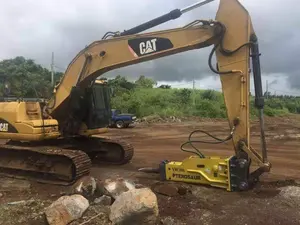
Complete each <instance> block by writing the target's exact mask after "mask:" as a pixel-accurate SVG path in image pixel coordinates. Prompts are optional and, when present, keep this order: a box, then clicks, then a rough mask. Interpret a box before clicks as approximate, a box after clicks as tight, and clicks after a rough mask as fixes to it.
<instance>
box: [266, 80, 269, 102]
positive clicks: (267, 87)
mask: <svg viewBox="0 0 300 225" xmlns="http://www.w3.org/2000/svg"><path fill="white" fill-rule="evenodd" d="M268 95H269V82H268V80H266V98H268Z"/></svg>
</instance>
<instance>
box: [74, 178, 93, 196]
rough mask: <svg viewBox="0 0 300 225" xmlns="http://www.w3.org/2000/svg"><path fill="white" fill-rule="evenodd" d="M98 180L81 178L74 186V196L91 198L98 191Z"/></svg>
mask: <svg viewBox="0 0 300 225" xmlns="http://www.w3.org/2000/svg"><path fill="white" fill-rule="evenodd" d="M96 187H97V185H96V180H95V178H93V177H91V176H84V177H82V178H80V179H79V180H78V181H77V182H76V183H75V184H74V185H73V191H72V194H80V195H83V196H84V197H85V198H91V197H92V196H94V193H95V191H96Z"/></svg>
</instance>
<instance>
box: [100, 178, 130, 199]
mask: <svg viewBox="0 0 300 225" xmlns="http://www.w3.org/2000/svg"><path fill="white" fill-rule="evenodd" d="M103 186H104V188H105V192H106V193H105V194H106V195H109V196H111V197H113V198H114V199H116V198H117V197H118V196H119V195H120V194H122V193H123V192H126V191H129V190H133V189H135V185H134V183H133V182H131V181H129V180H125V179H123V178H117V179H115V180H112V179H107V180H105V181H104V184H103Z"/></svg>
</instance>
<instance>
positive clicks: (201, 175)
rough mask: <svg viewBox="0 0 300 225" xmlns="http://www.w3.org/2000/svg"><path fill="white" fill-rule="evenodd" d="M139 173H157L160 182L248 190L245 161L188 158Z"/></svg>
mask: <svg viewBox="0 0 300 225" xmlns="http://www.w3.org/2000/svg"><path fill="white" fill-rule="evenodd" d="M139 171H141V172H147V173H159V175H160V178H161V180H165V181H179V182H185V183H194V184H204V185H210V186H212V187H218V188H223V189H226V190H227V191H245V190H247V189H249V188H250V186H251V184H250V183H249V177H248V174H249V173H248V171H249V163H248V161H247V160H245V159H237V157H236V156H232V157H229V158H223V159H222V158H220V157H206V158H200V157H199V156H190V157H189V158H186V159H185V160H183V161H182V162H174V161H167V160H165V161H163V162H161V163H160V164H159V167H158V168H157V169H153V168H141V169H139Z"/></svg>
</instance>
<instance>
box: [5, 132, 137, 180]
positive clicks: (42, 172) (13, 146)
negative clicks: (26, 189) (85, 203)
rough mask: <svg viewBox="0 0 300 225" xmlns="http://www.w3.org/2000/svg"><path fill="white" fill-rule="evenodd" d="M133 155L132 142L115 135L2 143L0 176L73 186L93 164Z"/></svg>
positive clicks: (117, 161) (126, 159) (124, 160)
mask: <svg viewBox="0 0 300 225" xmlns="http://www.w3.org/2000/svg"><path fill="white" fill-rule="evenodd" d="M133 154H134V148H133V146H132V145H131V144H129V143H127V142H125V141H122V140H118V139H113V138H106V137H105V138H103V137H73V138H67V139H65V138H62V139H53V140H43V141H41V142H20V141H9V142H7V144H4V145H0V175H4V176H8V177H14V178H21V179H28V180H35V181H38V182H41V183H50V184H58V185H70V184H73V183H74V182H76V181H77V180H78V179H79V178H80V177H82V176H85V175H88V174H89V173H90V169H91V166H92V165H93V164H97V165H98V164H100V165H102V164H105V165H106V164H112V165H122V164H126V163H128V162H129V161H130V160H131V159H132V157H133Z"/></svg>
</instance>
